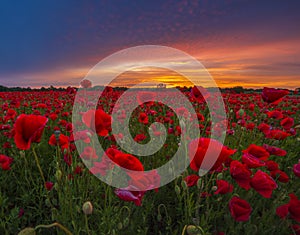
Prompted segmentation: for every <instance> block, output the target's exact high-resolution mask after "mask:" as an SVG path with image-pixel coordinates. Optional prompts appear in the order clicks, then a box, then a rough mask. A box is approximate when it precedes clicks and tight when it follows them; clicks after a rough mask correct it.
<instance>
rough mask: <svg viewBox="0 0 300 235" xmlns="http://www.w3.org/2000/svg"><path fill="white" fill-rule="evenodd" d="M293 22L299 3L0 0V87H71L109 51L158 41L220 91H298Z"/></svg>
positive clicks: (299, 65)
mask: <svg viewBox="0 0 300 235" xmlns="http://www.w3.org/2000/svg"><path fill="white" fill-rule="evenodd" d="M299 22H300V1H271V0H270V1H255V0H250V1H243V0H241V1H233V0H232V1H229V0H227V1H222V0H220V1H209V0H207V1H169V0H167V1H161V0H160V1H71V0H69V1H9V0H7V1H1V2H0V32H1V35H0V85H6V86H25V87H26V86H49V85H51V84H53V85H55V86H63V85H77V84H78V82H79V81H80V79H82V78H83V77H84V75H85V73H86V72H87V71H88V70H89V69H90V68H91V67H92V66H93V65H95V64H96V63H97V62H98V61H99V60H101V59H102V58H104V57H106V56H108V55H110V54H111V53H113V52H116V51H118V50H120V49H124V48H127V47H130V46H137V45H143V44H159V45H165V46H172V47H175V48H178V49H181V50H183V51H185V52H187V53H190V54H191V55H192V56H195V57H197V58H198V59H199V60H200V61H201V62H203V64H204V65H205V66H206V67H207V68H209V70H210V72H211V73H212V74H213V76H214V78H215V79H216V81H217V82H218V84H219V85H220V86H235V85H240V84H243V85H245V86H249V87H251V86H263V85H269V86H272V85H273V86H282V87H300V30H299V29H300V24H299ZM261 80H264V81H266V82H265V83H261ZM256 81H257V82H256ZM255 84H256V85H255Z"/></svg>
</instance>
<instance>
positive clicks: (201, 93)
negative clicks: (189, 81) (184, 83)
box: [190, 86, 210, 101]
mask: <svg viewBox="0 0 300 235" xmlns="http://www.w3.org/2000/svg"><path fill="white" fill-rule="evenodd" d="M190 96H191V97H192V98H194V99H195V100H198V101H199V100H202V99H204V98H205V99H207V98H208V97H209V96H210V94H209V92H208V91H207V90H206V89H205V88H204V87H202V86H194V87H193V88H192V90H191V93H190Z"/></svg>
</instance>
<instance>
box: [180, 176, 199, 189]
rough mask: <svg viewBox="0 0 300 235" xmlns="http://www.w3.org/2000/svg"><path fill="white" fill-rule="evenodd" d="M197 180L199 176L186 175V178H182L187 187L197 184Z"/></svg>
mask: <svg viewBox="0 0 300 235" xmlns="http://www.w3.org/2000/svg"><path fill="white" fill-rule="evenodd" d="M198 179H200V176H199V175H195V174H192V175H188V176H187V177H185V178H184V181H185V182H186V184H187V186H188V187H192V186H195V185H196V184H197V182H198Z"/></svg>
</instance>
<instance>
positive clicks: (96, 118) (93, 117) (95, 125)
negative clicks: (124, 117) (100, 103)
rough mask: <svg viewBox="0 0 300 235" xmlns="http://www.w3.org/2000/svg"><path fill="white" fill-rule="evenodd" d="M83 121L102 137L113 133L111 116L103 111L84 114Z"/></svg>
mask: <svg viewBox="0 0 300 235" xmlns="http://www.w3.org/2000/svg"><path fill="white" fill-rule="evenodd" d="M82 121H83V122H84V124H85V125H86V126H87V127H88V128H90V129H91V130H93V131H94V132H96V133H97V134H98V135H100V136H106V135H108V133H109V132H110V131H111V116H110V115H108V114H107V113H105V112H104V111H103V110H102V109H97V110H96V111H95V110H89V111H87V112H86V113H84V114H83V116H82Z"/></svg>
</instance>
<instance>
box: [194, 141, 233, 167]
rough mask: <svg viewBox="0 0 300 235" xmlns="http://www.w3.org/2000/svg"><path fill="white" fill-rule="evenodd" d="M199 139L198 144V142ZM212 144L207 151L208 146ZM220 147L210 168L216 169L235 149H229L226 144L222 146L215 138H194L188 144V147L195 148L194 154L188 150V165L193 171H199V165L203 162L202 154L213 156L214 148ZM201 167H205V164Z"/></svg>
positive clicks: (208, 156)
mask: <svg viewBox="0 0 300 235" xmlns="http://www.w3.org/2000/svg"><path fill="white" fill-rule="evenodd" d="M198 141H199V144H198ZM209 145H212V146H211V147H210V149H209V151H208V146H209ZM218 148H219V149H221V152H220V154H219V156H218V158H217V160H216V162H215V163H214V164H213V166H212V167H211V169H210V170H216V169H218V168H219V167H220V166H221V165H222V164H223V162H225V161H226V159H227V158H228V157H229V156H231V155H233V154H234V153H235V152H236V150H235V149H230V148H228V147H227V146H224V145H223V144H222V143H220V142H219V141H217V140H215V139H210V138H204V137H202V138H200V139H195V140H193V141H191V142H190V144H189V149H196V154H195V156H193V154H191V152H190V160H191V164H190V167H191V169H192V170H194V171H199V169H200V166H201V164H202V162H203V159H204V156H205V155H206V157H207V158H210V157H212V156H215V149H218ZM202 168H203V169H206V166H202Z"/></svg>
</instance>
